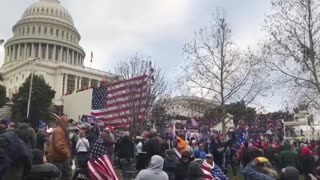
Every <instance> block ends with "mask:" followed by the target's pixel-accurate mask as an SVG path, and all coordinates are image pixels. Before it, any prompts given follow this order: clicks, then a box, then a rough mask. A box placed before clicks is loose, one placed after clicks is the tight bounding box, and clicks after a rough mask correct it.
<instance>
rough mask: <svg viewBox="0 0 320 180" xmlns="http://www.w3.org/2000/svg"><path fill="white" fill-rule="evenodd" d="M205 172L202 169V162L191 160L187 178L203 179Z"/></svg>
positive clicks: (192, 179)
mask: <svg viewBox="0 0 320 180" xmlns="http://www.w3.org/2000/svg"><path fill="white" fill-rule="evenodd" d="M202 176H203V172H202V170H201V164H199V163H197V162H190V164H189V166H188V172H187V180H203V178H202Z"/></svg>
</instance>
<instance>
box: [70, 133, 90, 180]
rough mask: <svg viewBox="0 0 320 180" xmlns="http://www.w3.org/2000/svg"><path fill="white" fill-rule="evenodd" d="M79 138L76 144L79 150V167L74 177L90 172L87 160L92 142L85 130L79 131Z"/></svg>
mask: <svg viewBox="0 0 320 180" xmlns="http://www.w3.org/2000/svg"><path fill="white" fill-rule="evenodd" d="M78 136H79V138H78V142H77V144H76V147H75V148H76V151H77V162H78V168H77V170H76V172H75V173H74V175H73V178H72V179H74V180H75V179H77V177H78V175H79V174H80V173H82V174H86V175H87V174H88V172H87V162H88V160H89V151H90V144H89V141H88V139H87V138H86V137H85V133H84V131H79V135H78Z"/></svg>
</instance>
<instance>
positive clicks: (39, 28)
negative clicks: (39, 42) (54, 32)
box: [38, 26, 41, 34]
mask: <svg viewBox="0 0 320 180" xmlns="http://www.w3.org/2000/svg"><path fill="white" fill-rule="evenodd" d="M38 34H41V27H40V26H39V27H38Z"/></svg>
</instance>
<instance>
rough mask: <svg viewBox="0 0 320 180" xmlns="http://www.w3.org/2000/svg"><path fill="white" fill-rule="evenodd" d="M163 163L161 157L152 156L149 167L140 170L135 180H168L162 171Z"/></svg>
mask: <svg viewBox="0 0 320 180" xmlns="http://www.w3.org/2000/svg"><path fill="white" fill-rule="evenodd" d="M163 163H164V160H163V158H162V157H161V156H159V155H153V156H152V157H151V161H150V164H149V167H148V168H147V169H144V170H141V171H140V172H139V173H138V175H137V177H136V180H169V177H168V175H167V173H165V172H164V171H163V170H162V168H163Z"/></svg>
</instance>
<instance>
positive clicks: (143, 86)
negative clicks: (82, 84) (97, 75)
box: [107, 81, 148, 95]
mask: <svg viewBox="0 0 320 180" xmlns="http://www.w3.org/2000/svg"><path fill="white" fill-rule="evenodd" d="M147 84H148V83H147V81H142V82H137V84H133V85H125V86H121V87H119V88H114V89H111V88H112V87H110V88H108V90H107V93H108V94H110V95H112V94H113V93H116V92H119V91H124V90H128V91H134V90H136V91H139V90H140V91H141V90H143V89H146V88H147Z"/></svg>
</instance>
